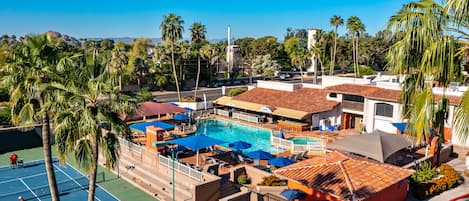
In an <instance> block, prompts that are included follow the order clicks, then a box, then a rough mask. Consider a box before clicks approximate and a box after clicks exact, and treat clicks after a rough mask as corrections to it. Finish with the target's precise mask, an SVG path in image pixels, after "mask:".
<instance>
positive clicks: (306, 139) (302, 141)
mask: <svg viewBox="0 0 469 201" xmlns="http://www.w3.org/2000/svg"><path fill="white" fill-rule="evenodd" d="M288 140H291V141H293V144H303V145H306V144H308V142H310V143H314V144H319V143H321V141H320V140H318V139H314V138H309V137H292V138H288Z"/></svg>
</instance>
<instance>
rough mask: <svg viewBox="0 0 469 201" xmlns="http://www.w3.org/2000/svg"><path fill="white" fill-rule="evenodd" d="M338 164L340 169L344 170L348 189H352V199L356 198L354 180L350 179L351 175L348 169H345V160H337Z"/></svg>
mask: <svg viewBox="0 0 469 201" xmlns="http://www.w3.org/2000/svg"><path fill="white" fill-rule="evenodd" d="M345 160H347V159H345ZM345 160H344V161H345ZM337 164H338V165H339V167H340V170H341V171H342V174H343V175H344V178H345V183H346V184H347V187H348V190H349V191H350V194H351V196H352V200H355V190H354V188H353V185H352V181H351V180H350V177H349V175H348V174H347V171H346V170H345V166H344V164H343V161H342V160H340V161H338V162H337Z"/></svg>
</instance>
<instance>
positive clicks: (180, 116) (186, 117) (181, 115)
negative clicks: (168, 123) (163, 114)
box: [173, 114, 189, 121]
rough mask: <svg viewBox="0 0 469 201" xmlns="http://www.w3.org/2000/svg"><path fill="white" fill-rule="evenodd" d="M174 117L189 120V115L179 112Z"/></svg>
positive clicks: (179, 119)
mask: <svg viewBox="0 0 469 201" xmlns="http://www.w3.org/2000/svg"><path fill="white" fill-rule="evenodd" d="M173 119H174V120H178V121H184V120H188V119H189V116H187V115H185V114H177V115H174V117H173Z"/></svg>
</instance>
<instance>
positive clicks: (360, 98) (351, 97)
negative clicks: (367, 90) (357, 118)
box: [344, 94, 365, 103]
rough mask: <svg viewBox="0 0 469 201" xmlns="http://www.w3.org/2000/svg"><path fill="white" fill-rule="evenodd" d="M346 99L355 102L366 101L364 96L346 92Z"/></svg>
mask: <svg viewBox="0 0 469 201" xmlns="http://www.w3.org/2000/svg"><path fill="white" fill-rule="evenodd" d="M344 100H346V101H353V102H360V103H363V102H365V98H363V96H356V95H348V94H344Z"/></svg>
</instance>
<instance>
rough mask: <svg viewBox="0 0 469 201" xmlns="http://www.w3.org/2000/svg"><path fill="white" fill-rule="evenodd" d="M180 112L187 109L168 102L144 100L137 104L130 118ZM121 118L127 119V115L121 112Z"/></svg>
mask: <svg viewBox="0 0 469 201" xmlns="http://www.w3.org/2000/svg"><path fill="white" fill-rule="evenodd" d="M180 112H188V111H187V110H185V109H183V108H180V107H178V106H174V105H171V104H168V103H156V102H153V101H146V102H143V103H139V104H138V108H137V110H136V111H135V113H134V114H133V115H132V118H142V117H145V116H155V115H159V114H174V113H180ZM121 119H125V120H127V119H129V116H128V115H126V114H122V115H121Z"/></svg>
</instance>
